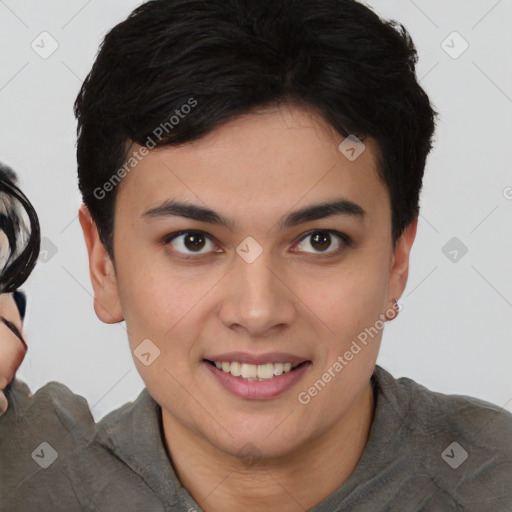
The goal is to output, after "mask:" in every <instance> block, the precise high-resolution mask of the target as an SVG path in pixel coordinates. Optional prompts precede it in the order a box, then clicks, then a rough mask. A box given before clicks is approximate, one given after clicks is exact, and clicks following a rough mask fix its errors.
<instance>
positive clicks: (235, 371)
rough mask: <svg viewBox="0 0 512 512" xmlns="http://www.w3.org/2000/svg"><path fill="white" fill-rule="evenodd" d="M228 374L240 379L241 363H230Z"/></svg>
mask: <svg viewBox="0 0 512 512" xmlns="http://www.w3.org/2000/svg"><path fill="white" fill-rule="evenodd" d="M229 373H231V375H233V376H234V377H240V375H242V364H241V363H231V366H230V368H229Z"/></svg>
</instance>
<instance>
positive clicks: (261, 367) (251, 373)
mask: <svg viewBox="0 0 512 512" xmlns="http://www.w3.org/2000/svg"><path fill="white" fill-rule="evenodd" d="M203 361H204V362H206V363H208V364H209V365H211V366H213V367H215V368H217V369H218V370H222V371H223V372H224V373H229V374H230V375H232V376H233V377H239V378H241V379H244V380H249V381H258V382H261V381H265V380H270V379H273V378H275V377H279V376H280V375H283V374H284V373H288V372H293V371H296V370H297V369H298V368H299V367H301V366H302V365H305V364H307V363H309V361H303V362H302V363H299V364H297V363H290V362H287V363H265V364H248V363H241V362H239V361H232V362H230V361H210V360H209V359H203Z"/></svg>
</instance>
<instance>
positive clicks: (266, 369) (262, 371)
mask: <svg viewBox="0 0 512 512" xmlns="http://www.w3.org/2000/svg"><path fill="white" fill-rule="evenodd" d="M257 368H258V377H259V378H260V379H271V378H272V377H273V376H274V365H273V364H272V363H268V364H260V365H258V367H257Z"/></svg>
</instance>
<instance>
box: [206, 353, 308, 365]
mask: <svg viewBox="0 0 512 512" xmlns="http://www.w3.org/2000/svg"><path fill="white" fill-rule="evenodd" d="M205 359H207V360H208V361H214V362H219V363H222V362H223V361H227V362H230V363H231V362H238V363H245V364H256V365H259V364H265V363H292V364H300V363H303V362H304V361H308V359H306V358H304V357H300V356H295V355H293V354H286V353H284V352H266V353H264V354H249V353H247V352H225V353H223V354H216V355H213V356H207V357H205Z"/></svg>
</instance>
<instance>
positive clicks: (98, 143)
mask: <svg viewBox="0 0 512 512" xmlns="http://www.w3.org/2000/svg"><path fill="white" fill-rule="evenodd" d="M417 59H418V56H417V51H416V48H415V46H414V43H413V41H412V39H411V37H410V35H409V33H408V32H407V30H406V29H405V27H404V26H403V25H402V24H400V23H398V22H396V21H386V20H383V19H381V18H380V17H379V16H378V15H377V14H376V13H375V12H373V11H372V10H371V9H370V8H369V7H367V6H366V5H364V4H362V3H360V2H357V1H355V0H208V1H204V0H151V1H148V2H146V3H144V4H142V5H141V6H139V7H138V8H136V9H135V10H134V11H133V12H132V13H131V14H130V16H129V17H128V18H127V19H126V20H125V21H123V22H121V23H119V24H118V25H117V26H115V27H114V28H113V29H112V30H111V31H110V32H109V33H108V34H107V35H106V37H105V39H104V41H103V43H102V44H101V47H100V50H99V53H98V55H97V58H96V61H95V63H94V65H93V67H92V70H91V72H90V73H89V74H88V76H87V78H86V79H85V81H84V83H83V85H82V88H81V90H80V92H79V94H78V97H77V99H76V102H75V105H74V112H75V115H76V117H77V120H78V129H77V135H78V141H77V161H78V178H79V188H80V191H81V193H82V197H83V201H84V203H85V205H86V206H87V207H88V209H89V211H90V213H91V216H92V218H93V220H94V221H95V223H96V225H97V227H98V230H99V234H100V238H101V240H102V243H103V245H104V246H105V248H106V249H107V251H108V252H109V254H110V256H111V257H112V258H113V256H114V255H113V225H114V208H115V198H116V191H117V187H116V186H115V185H116V184H117V182H119V181H120V179H121V178H122V177H124V176H125V175H126V173H127V172H129V171H130V168H129V167H127V165H126V160H127V157H128V151H129V149H130V147H131V145H132V143H133V142H135V143H137V144H139V145H141V146H146V147H150V148H152V147H155V146H172V145H179V144H182V143H186V142H189V141H193V140H194V139H198V138H200V137H202V136H204V135H206V134H207V133H208V132H210V131H211V130H213V129H214V128H216V127H218V126H220V125H222V124H223V123H226V122H227V121H229V120H231V119H233V118H235V117H237V116H239V115H241V114H246V113H250V112H253V111H255V110H256V109H257V108H259V107H262V108H263V107H270V106H276V105H279V104H281V103H288V104H294V105H299V106H304V107H306V108H310V109H313V110H314V111H316V112H318V113H319V114H321V115H322V116H323V118H324V119H325V120H326V121H327V122H328V123H330V125H331V126H332V127H333V128H334V129H335V130H336V131H337V132H338V133H340V134H341V135H343V136H345V137H347V136H349V135H352V134H353V135H356V136H357V137H359V138H364V137H367V136H370V137H373V138H374V139H375V140H376V141H377V145H378V148H379V153H380V154H379V155H378V160H379V169H378V172H379V176H380V177H381V179H382V181H383V182H384V184H385V185H386V187H387V190H388V192H389V195H390V200H391V210H392V233H391V236H392V240H393V245H394V244H395V243H396V240H397V239H398V238H399V236H400V235H401V234H402V232H403V230H404V228H405V227H406V226H407V225H409V224H410V223H411V222H412V221H413V220H415V218H417V216H418V215H419V196H420V190H421V187H422V179H423V173H424V168H425V164H426V158H427V155H428V153H429V152H430V150H431V148H432V136H433V133H434V130H435V117H436V116H437V115H438V113H437V112H436V111H435V110H434V109H433V107H432V105H431V103H430V101H429V98H428V96H427V94H426V93H425V91H424V90H423V89H422V87H421V86H420V84H419V82H418V80H417V78H416V73H415V66H416V63H417ZM192 106H193V107H194V108H192ZM173 118H174V120H173ZM157 134H158V136H156V135H157ZM155 139H158V140H155ZM149 141H151V144H152V145H151V146H149V145H148V144H149ZM135 164H136V162H135V161H134V163H133V165H132V164H130V167H131V168H133V166H134V165H135ZM107 192H108V193H107Z"/></svg>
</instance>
